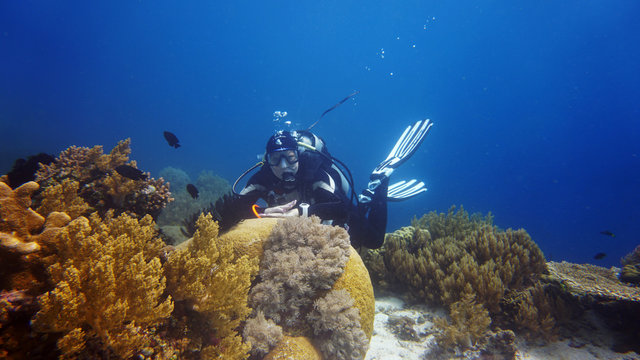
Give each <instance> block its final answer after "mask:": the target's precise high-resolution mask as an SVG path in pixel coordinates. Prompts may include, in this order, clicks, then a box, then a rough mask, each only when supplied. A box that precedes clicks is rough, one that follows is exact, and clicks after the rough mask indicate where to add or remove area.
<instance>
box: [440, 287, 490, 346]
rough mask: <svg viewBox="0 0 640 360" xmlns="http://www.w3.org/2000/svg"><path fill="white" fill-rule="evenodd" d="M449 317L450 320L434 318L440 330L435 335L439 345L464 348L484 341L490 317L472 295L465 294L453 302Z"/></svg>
mask: <svg viewBox="0 0 640 360" xmlns="http://www.w3.org/2000/svg"><path fill="white" fill-rule="evenodd" d="M449 317H450V318H451V322H449V321H447V319H445V318H437V319H435V325H436V327H437V328H438V329H439V330H440V333H438V335H437V336H436V339H437V341H438V344H439V345H440V346H443V347H446V348H451V347H453V346H460V347H461V348H463V349H466V348H471V347H472V346H475V345H476V344H478V343H479V342H484V341H486V339H487V336H488V331H489V325H491V317H489V312H488V311H487V309H485V307H484V306H483V305H482V304H478V303H476V301H475V299H474V296H473V295H471V294H467V295H465V297H464V298H463V299H462V300H460V301H457V302H455V303H453V304H452V305H451V308H450V312H449Z"/></svg>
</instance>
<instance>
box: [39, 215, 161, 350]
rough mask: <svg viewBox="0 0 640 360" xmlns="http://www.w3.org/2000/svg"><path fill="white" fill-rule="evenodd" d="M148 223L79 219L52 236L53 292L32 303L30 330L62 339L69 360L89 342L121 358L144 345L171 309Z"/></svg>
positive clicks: (60, 345)
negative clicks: (148, 333) (150, 329)
mask: <svg viewBox="0 0 640 360" xmlns="http://www.w3.org/2000/svg"><path fill="white" fill-rule="evenodd" d="M155 234H156V233H155V230H154V224H153V220H152V219H151V216H146V217H144V218H142V219H141V220H140V221H138V220H136V219H135V218H131V217H130V216H128V215H126V214H122V215H120V216H119V217H117V218H113V217H112V214H111V213H107V214H106V217H105V220H102V219H101V218H100V217H99V216H98V214H97V213H94V214H92V215H91V217H90V218H89V219H87V218H85V217H79V218H77V219H75V220H73V221H72V222H71V223H70V224H69V225H67V226H66V227H65V228H64V229H63V230H62V231H61V232H60V234H59V236H58V237H57V239H56V240H57V243H56V244H55V249H56V252H55V255H53V257H54V262H53V264H52V265H51V266H50V267H49V274H50V276H51V282H52V283H53V284H55V288H54V289H53V290H51V291H48V292H46V293H45V294H43V295H42V296H40V298H39V303H40V307H41V309H40V311H38V313H37V314H36V316H35V317H34V319H33V322H32V326H33V327H34V329H35V330H36V331H38V332H63V333H64V336H63V337H62V338H61V339H59V340H58V348H59V349H60V351H61V353H62V356H63V357H74V356H77V353H78V352H80V351H82V350H83V349H84V348H85V346H86V345H85V344H86V343H87V341H88V340H90V339H92V338H98V339H99V340H100V341H101V342H102V344H103V346H105V347H107V348H109V349H111V351H113V352H114V353H115V354H117V355H118V356H120V357H123V358H128V357H130V356H132V355H133V354H134V351H136V349H140V348H142V347H143V346H144V344H145V343H146V342H147V339H146V338H145V337H144V335H143V334H142V332H141V330H142V329H143V328H146V327H149V326H152V325H155V324H157V323H158V322H159V321H161V320H163V319H165V318H167V317H168V316H169V314H170V313H171V311H172V310H173V302H172V300H171V298H170V297H167V298H165V296H163V292H164V290H165V277H164V274H163V271H162V265H161V263H160V258H159V255H160V253H161V248H162V247H163V245H164V244H163V243H162V241H160V240H159V239H158V238H156V237H155Z"/></svg>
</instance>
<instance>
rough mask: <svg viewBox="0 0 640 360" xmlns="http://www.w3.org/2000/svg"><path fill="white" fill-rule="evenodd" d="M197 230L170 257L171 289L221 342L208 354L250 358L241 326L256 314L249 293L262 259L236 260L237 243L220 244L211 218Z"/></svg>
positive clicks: (206, 353) (208, 349) (205, 218)
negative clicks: (249, 301) (248, 296)
mask: <svg viewBox="0 0 640 360" xmlns="http://www.w3.org/2000/svg"><path fill="white" fill-rule="evenodd" d="M197 228H198V230H197V231H196V233H195V235H194V236H193V239H192V240H191V241H189V242H188V243H187V244H186V246H185V247H184V248H182V249H178V250H176V251H174V252H173V253H171V254H170V255H169V258H168V260H167V263H166V265H165V267H166V273H167V279H168V290H169V292H170V293H171V294H173V295H174V297H175V298H176V300H181V301H186V302H188V303H190V304H192V306H191V307H192V308H193V310H195V311H196V312H198V313H200V314H202V315H204V317H205V320H206V322H207V327H208V328H209V329H210V330H209V331H213V332H214V334H215V335H213V336H215V337H216V338H217V339H220V340H219V343H218V344H217V345H215V344H214V345H211V346H208V347H205V348H204V349H203V350H202V352H203V356H224V357H225V358H245V357H246V356H247V353H248V351H249V349H250V346H249V345H247V344H245V343H242V339H241V337H240V336H239V334H238V333H237V331H236V328H237V327H238V326H239V325H240V324H241V323H242V322H243V321H244V320H245V319H246V317H247V315H249V313H250V312H251V309H249V307H248V306H247V293H248V291H249V287H250V285H251V279H252V277H254V276H255V275H256V273H257V272H258V259H257V258H249V257H247V256H236V254H235V252H234V248H233V244H231V243H230V242H224V241H223V242H220V241H219V238H218V225H217V224H216V223H215V222H214V221H213V220H212V218H211V215H206V216H205V215H201V216H200V218H199V219H198V222H197Z"/></svg>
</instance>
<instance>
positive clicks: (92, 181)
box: [36, 139, 171, 218]
mask: <svg viewBox="0 0 640 360" xmlns="http://www.w3.org/2000/svg"><path fill="white" fill-rule="evenodd" d="M129 144H130V140H129V139H127V140H123V141H120V142H119V143H118V144H117V145H116V146H115V147H114V148H113V150H111V153H110V154H103V153H102V147H101V146H94V147H93V148H91V149H89V148H85V147H77V146H71V147H69V148H68V149H66V150H64V151H63V152H62V153H60V155H59V156H58V158H56V161H55V162H53V163H51V164H49V165H43V166H42V167H41V169H40V170H39V171H38V173H37V174H36V181H37V182H38V183H39V184H40V185H42V186H43V187H44V188H50V189H51V190H49V194H44V200H40V199H38V200H39V201H42V202H43V203H44V204H43V205H42V206H44V207H43V208H42V209H39V211H41V212H46V211H49V210H51V209H52V208H56V207H60V206H63V205H65V206H68V205H72V204H75V205H77V206H80V207H83V206H84V205H82V204H80V203H79V200H76V199H75V196H74V194H73V192H72V191H71V190H72V188H71V186H74V187H75V186H76V185H70V184H72V183H73V182H77V184H78V185H77V189H76V191H77V193H76V194H75V195H77V196H79V197H81V198H82V200H84V201H85V202H86V203H87V204H88V205H89V206H90V207H91V208H92V209H93V210H97V211H99V212H100V213H101V214H104V213H105V212H106V211H108V210H109V209H113V210H115V211H116V213H118V214H119V213H122V212H128V213H130V214H135V215H136V216H137V217H139V218H142V217H143V216H144V215H146V214H150V215H152V216H154V217H156V216H157V215H158V214H159V213H160V210H161V209H162V208H163V207H164V206H166V204H167V203H168V202H169V201H171V197H170V195H171V194H170V193H169V187H168V185H167V184H165V183H164V180H162V178H160V179H157V180H156V179H153V178H148V175H147V178H146V179H139V180H132V179H128V178H125V177H123V176H121V175H120V174H118V173H117V171H115V169H116V167H118V166H121V165H128V166H131V167H136V163H135V161H131V162H129V163H127V162H128V161H129V154H130V153H131V150H130V148H129ZM65 180H66V181H67V182H65ZM70 182H71V183H70ZM52 192H53V193H58V194H64V201H63V202H62V204H57V205H56V204H55V202H56V201H55V200H54V199H52V194H51V193H52ZM75 212H77V211H75V210H74V214H73V215H75Z"/></svg>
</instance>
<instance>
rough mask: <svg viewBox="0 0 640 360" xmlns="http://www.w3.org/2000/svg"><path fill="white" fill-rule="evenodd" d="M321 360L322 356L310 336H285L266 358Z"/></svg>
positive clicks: (277, 359) (273, 359)
mask: <svg viewBox="0 0 640 360" xmlns="http://www.w3.org/2000/svg"><path fill="white" fill-rule="evenodd" d="M285 359H286V360H321V359H322V356H320V353H319V352H318V350H316V348H315V347H314V346H313V344H312V343H311V341H309V339H308V338H306V337H302V336H298V337H293V336H285V337H284V339H283V340H282V341H281V342H280V343H279V344H278V345H277V346H276V347H275V348H274V349H273V350H271V352H270V353H269V354H267V356H265V357H264V360H285Z"/></svg>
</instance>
